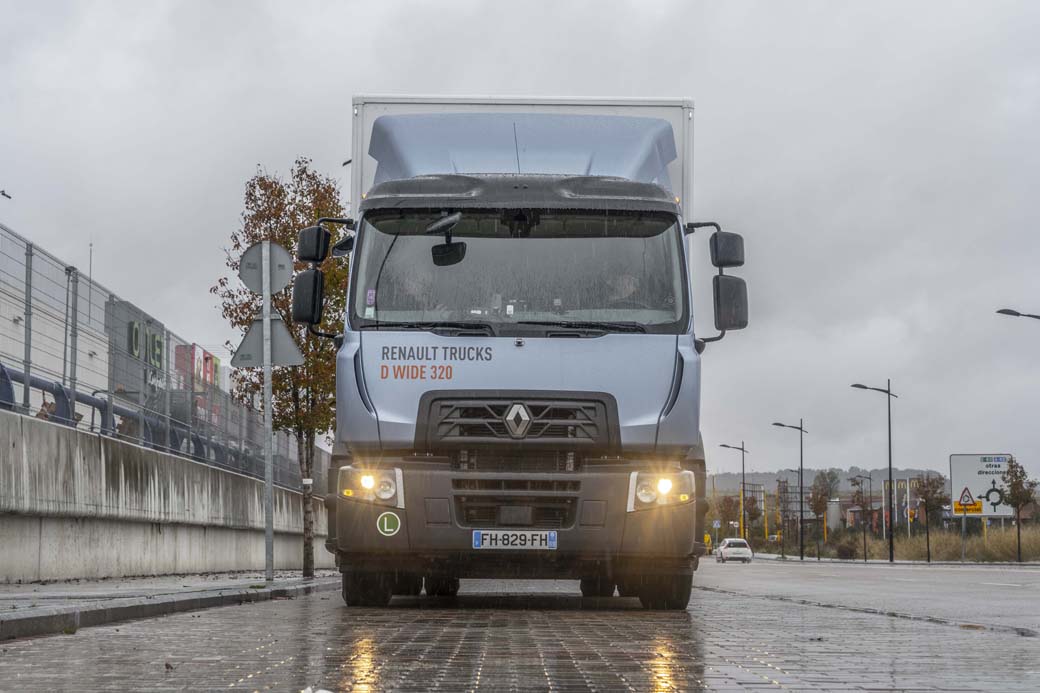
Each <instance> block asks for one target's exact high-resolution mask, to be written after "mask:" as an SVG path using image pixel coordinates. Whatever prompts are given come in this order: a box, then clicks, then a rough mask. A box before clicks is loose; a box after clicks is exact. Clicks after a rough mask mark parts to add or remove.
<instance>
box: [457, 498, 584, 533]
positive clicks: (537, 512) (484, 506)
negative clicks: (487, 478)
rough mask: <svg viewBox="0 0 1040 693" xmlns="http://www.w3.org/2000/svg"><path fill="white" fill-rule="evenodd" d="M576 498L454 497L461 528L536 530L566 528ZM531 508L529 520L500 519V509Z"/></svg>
mask: <svg viewBox="0 0 1040 693" xmlns="http://www.w3.org/2000/svg"><path fill="white" fill-rule="evenodd" d="M577 505H578V501H577V499H576V498H544V497H535V496H532V497H518V496H484V495H481V496H456V497H455V517H456V518H458V523H459V524H460V525H461V526H463V527H471V528H473V529H491V528H494V527H533V528H537V529H565V528H567V527H571V526H573V525H574V517H575V514H576V513H575V508H576V507H577ZM503 507H513V508H524V507H526V508H530V515H529V518H530V520H529V522H528V521H527V520H523V521H520V522H508V521H503V517H502V513H500V512H499V509H500V508H503Z"/></svg>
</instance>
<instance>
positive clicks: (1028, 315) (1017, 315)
mask: <svg viewBox="0 0 1040 693" xmlns="http://www.w3.org/2000/svg"><path fill="white" fill-rule="evenodd" d="M997 313H999V314H1000V315H1010V316H1011V317H1013V318H1034V319H1036V320H1040V315H1033V314H1032V313H1019V312H1018V311H1017V310H1015V309H1014V308H1001V309H1000V310H998V311H997Z"/></svg>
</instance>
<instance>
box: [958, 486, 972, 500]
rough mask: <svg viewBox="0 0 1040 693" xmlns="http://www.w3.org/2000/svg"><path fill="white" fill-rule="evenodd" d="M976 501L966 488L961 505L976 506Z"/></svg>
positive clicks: (962, 493) (962, 494)
mask: <svg viewBox="0 0 1040 693" xmlns="http://www.w3.org/2000/svg"><path fill="white" fill-rule="evenodd" d="M974 504H975V499H974V498H973V497H972V495H971V491H969V490H968V487H967V486H965V487H964V490H963V491H961V505H974Z"/></svg>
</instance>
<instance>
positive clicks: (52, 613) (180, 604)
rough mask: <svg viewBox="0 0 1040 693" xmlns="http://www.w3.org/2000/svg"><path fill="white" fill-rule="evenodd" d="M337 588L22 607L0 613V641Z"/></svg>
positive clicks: (334, 584) (319, 584)
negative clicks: (88, 604)
mask: <svg viewBox="0 0 1040 693" xmlns="http://www.w3.org/2000/svg"><path fill="white" fill-rule="evenodd" d="M339 587H340V580H339V578H319V579H316V580H314V581H313V582H309V583H307V584H299V585H285V586H274V587H264V588H261V589H249V588H245V589H241V588H234V589H219V590H206V591H202V592H188V593H183V594H176V593H175V594H164V595H159V596H154V597H127V598H125V599H112V600H109V601H106V602H101V603H97V604H92V605H90V606H59V607H51V608H32V609H26V610H25V612H26V613H11V614H0V641H3V640H11V639H13V638H29V637H34V636H38V635H53V634H55V633H66V634H69V635H71V634H72V633H75V632H76V631H77V630H79V629H80V628H89V627H91V626H101V625H105V624H107V623H115V622H117V621H130V620H134V619H141V618H155V617H156V616H165V615H167V614H174V613H180V612H182V611H196V610H198V609H210V608H213V607H216V606H232V605H236V604H247V603H253V602H266V601H270V600H272V599H291V598H294V597H300V596H303V595H306V594H312V593H314V592H330V591H333V590H338V589H339Z"/></svg>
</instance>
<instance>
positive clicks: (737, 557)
mask: <svg viewBox="0 0 1040 693" xmlns="http://www.w3.org/2000/svg"><path fill="white" fill-rule="evenodd" d="M754 557H755V554H754V552H753V551H752V550H751V547H750V546H748V543H747V542H746V541H744V540H743V539H723V540H722V543H721V544H719V549H718V551H716V552H715V561H716V562H718V563H725V562H726V561H742V562H744V563H750V562H751V559H752V558H754Z"/></svg>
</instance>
